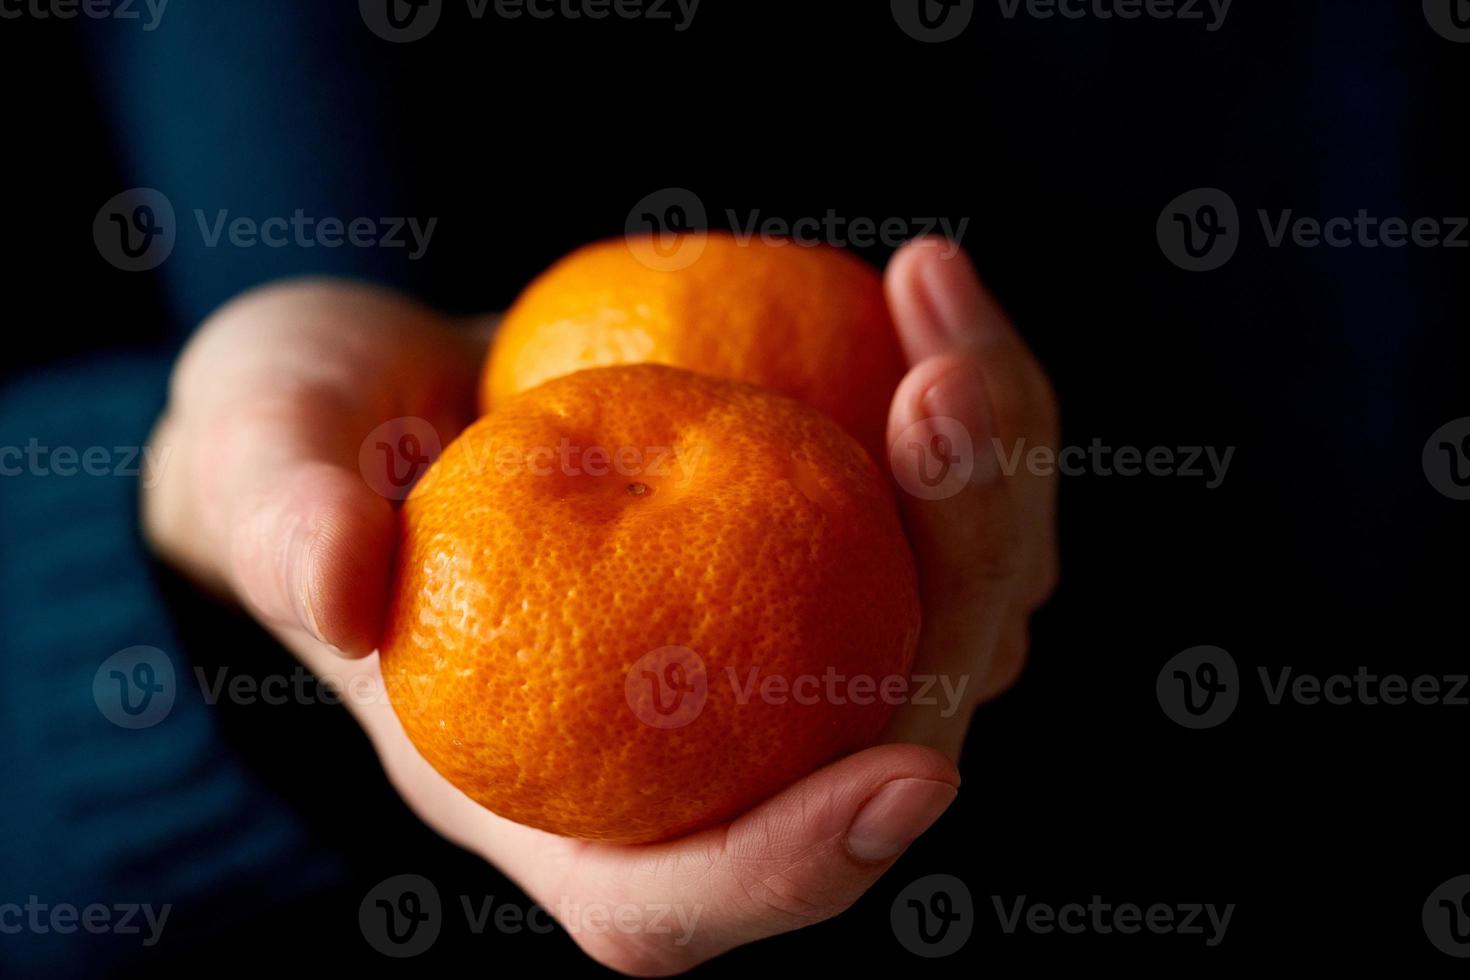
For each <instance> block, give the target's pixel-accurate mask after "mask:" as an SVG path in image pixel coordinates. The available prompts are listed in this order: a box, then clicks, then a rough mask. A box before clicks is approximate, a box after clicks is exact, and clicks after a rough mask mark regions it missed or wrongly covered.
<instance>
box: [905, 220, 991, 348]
mask: <svg viewBox="0 0 1470 980" xmlns="http://www.w3.org/2000/svg"><path fill="white" fill-rule="evenodd" d="M945 245H946V246H947V247H948V248H942V249H940V250H939V256H940V259H939V261H938V262H926V263H924V264H923V265H922V266H921V267H920V273H919V283H920V285H921V286H922V288H923V290H924V295H925V297H926V298H927V299H928V301H929V308H930V309H931V310H933V311H934V315H935V317H936V318H937V319H938V321H939V322H938V324H937V326H938V327H939V328H940V330H941V331H943V333H944V335H945V337H947V338H948V339H949V340H950V341H951V342H953V343H957V344H965V343H969V342H972V341H974V340H976V339H984V338H983V337H981V336H980V334H981V331H982V330H983V329H984V326H985V318H984V317H983V316H981V313H980V311H981V308H982V306H983V305H984V302H985V297H984V293H982V292H981V289H980V276H979V275H978V274H977V273H976V272H975V266H974V265H973V264H972V263H971V262H970V259H969V256H967V255H966V254H965V253H964V252H963V251H962V250H961V249H959V247H958V246H956V245H955V244H954V243H953V242H946V243H945Z"/></svg>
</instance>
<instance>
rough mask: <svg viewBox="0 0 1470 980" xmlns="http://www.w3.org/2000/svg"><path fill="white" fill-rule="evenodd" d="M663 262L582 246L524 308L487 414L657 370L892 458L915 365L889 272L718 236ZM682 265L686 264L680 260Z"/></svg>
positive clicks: (643, 249)
mask: <svg viewBox="0 0 1470 980" xmlns="http://www.w3.org/2000/svg"><path fill="white" fill-rule="evenodd" d="M700 241H701V240H699V239H693V240H688V239H686V243H685V245H684V246H683V248H684V249H687V250H689V251H690V252H691V253H692V254H696V255H697V258H695V259H694V260H693V262H691V263H689V264H688V265H682V262H683V261H687V259H680V260H679V262H670V263H667V264H666V263H662V262H660V261H659V256H660V254H661V253H660V252H659V251H657V247H656V245H657V243H656V241H655V240H654V239H652V238H651V237H649V236H644V237H638V236H633V237H630V238H626V239H621V238H620V239H613V240H609V241H605V242H599V243H597V244H594V245H588V246H586V247H584V248H581V249H578V250H577V251H575V252H573V253H571V254H570V255H568V256H566V257H565V258H563V259H562V260H561V261H559V262H557V263H556V264H555V265H553V266H552V267H551V268H550V269H549V270H547V271H546V272H544V273H542V274H541V276H540V277H538V278H537V279H536V280H535V281H534V282H532V283H531V285H530V286H529V287H527V288H526V290H525V291H524V292H523V293H522V294H521V295H520V297H519V298H517V299H516V301H515V303H514V304H513V305H512V306H511V308H510V309H509V310H508V311H507V312H506V314H505V317H504V319H503V320H502V321H501V323H500V327H499V329H498V330H497V331H496V334H495V340H494V343H493V345H492V348H491V352H490V357H489V360H488V361H487V363H486V368H485V372H484V375H483V378H482V382H481V387H480V405H481V408H482V409H483V410H485V411H489V410H490V409H492V408H494V407H495V406H496V405H498V404H499V403H500V402H501V401H502V400H504V399H505V398H507V397H509V396H510V395H512V394H515V393H516V392H519V391H524V390H526V389H527V388H533V387H535V386H536V385H538V384H540V383H541V382H543V381H546V380H549V379H551V378H555V377H558V376H560V375H563V374H569V373H571V372H572V371H577V370H580V369H582V368H589V367H600V366H602V365H607V364H631V363H639V362H645V361H646V362H653V363H656V364H670V365H673V366H675V367H683V368H688V369H690V370H691V371H701V372H703V373H705V374H713V375H718V376H720V377H725V378H735V379H737V380H740V381H748V382H751V383H752V384H758V385H763V386H765V387H767V388H771V389H773V390H775V391H778V392H780V393H781V394H783V395H789V396H790V397H792V398H795V399H797V400H799V401H803V402H806V403H807V404H808V405H812V406H815V407H816V408H819V409H821V410H822V411H824V412H826V413H827V414H828V415H830V416H832V417H833V418H834V419H836V420H837V421H838V422H840V423H841V424H842V425H843V426H844V427H845V428H846V429H847V430H848V431H849V432H851V433H852V434H853V435H855V436H857V438H858V440H859V441H860V442H861V443H862V444H863V445H864V446H865V447H866V448H867V449H868V451H869V452H870V453H872V454H873V458H874V459H878V460H882V459H886V458H887V456H886V445H885V443H884V427H885V424H886V420H887V417H888V403H889V400H890V399H891V397H892V395H893V390H894V388H895V387H897V385H898V382H899V380H900V379H901V378H902V376H903V372H904V361H903V355H902V353H901V351H900V350H899V346H898V340H897V337H896V335H895V333H894V329H893V322H892V320H891V319H890V318H889V315H888V307H887V304H886V303H885V302H884V298H883V286H882V281H881V279H880V278H879V276H878V273H877V272H876V271H875V270H874V269H873V268H872V267H871V266H869V265H868V264H867V263H865V262H863V261H862V260H861V259H859V258H858V257H856V256H854V255H851V254H849V253H847V252H844V251H842V250H840V249H836V248H831V247H829V246H825V245H818V246H813V245H804V244H798V243H795V242H788V243H784V244H769V243H767V242H765V241H763V240H761V239H759V238H755V237H752V238H750V239H749V240H748V241H744V242H742V241H740V240H738V239H736V238H735V237H734V236H733V235H730V234H728V233H723V232H709V233H707V237H705V238H703V239H702V246H701V244H700ZM679 254H682V253H679Z"/></svg>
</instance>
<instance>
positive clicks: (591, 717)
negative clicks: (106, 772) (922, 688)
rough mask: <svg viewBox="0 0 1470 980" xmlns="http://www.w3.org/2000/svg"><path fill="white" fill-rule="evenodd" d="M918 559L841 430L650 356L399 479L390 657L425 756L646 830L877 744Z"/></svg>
mask: <svg viewBox="0 0 1470 980" xmlns="http://www.w3.org/2000/svg"><path fill="white" fill-rule="evenodd" d="M918 626H919V601H918V587H917V581H916V575H915V569H914V561H913V556H912V554H911V552H910V550H909V546H908V542H907V540H906V539H905V537H904V534H903V530H902V528H901V526H900V523H899V518H898V513H897V510H896V507H895V504H894V500H893V496H892V494H891V492H890V490H889V489H888V487H887V485H886V483H885V481H884V479H883V477H882V475H881V474H880V472H879V470H878V469H877V467H876V465H875V464H874V463H873V461H872V459H871V458H870V457H869V456H868V455H867V454H866V453H865V452H864V451H863V450H862V448H861V447H860V446H859V445H858V443H857V442H856V441H855V440H854V439H853V438H852V437H850V436H849V435H848V434H847V433H845V432H844V431H842V429H841V428H840V427H839V426H838V425H837V424H836V423H835V422H833V421H832V420H831V419H829V418H828V417H826V416H825V415H823V414H821V413H819V412H817V411H815V410H813V409H812V408H810V407H808V406H806V405H803V404H801V403H799V402H797V401H795V400H792V399H789V398H785V397H783V396H780V395H777V394H775V393H773V392H770V391H767V390H765V389H761V388H757V387H755V386H753V385H747V384H743V383H740V382H736V381H731V380H728V379H721V378H714V377H710V376H707V375H701V374H697V373H694V372H690V371H685V370H681V369H678V368H671V367H666V366H660V365H653V364H642V365H622V366H612V367H604V368H595V369H589V370H585V371H578V372H575V373H572V374H568V375H564V376H562V377H560V378H557V379H554V380H552V381H549V382H547V383H546V384H543V385H541V386H539V387H537V388H534V389H531V390H530V391H527V392H525V393H523V394H520V395H518V396H515V397H512V398H508V399H506V400H505V401H503V402H501V403H499V404H498V406H497V408H496V409H495V411H493V412H491V413H490V414H488V415H486V416H484V417H482V418H481V419H480V420H479V421H478V422H476V423H475V424H473V425H472V426H470V428H468V429H467V430H466V431H465V432H464V433H463V434H462V435H461V436H460V437H459V438H458V439H456V440H454V441H453V442H452V443H450V445H449V446H448V447H446V448H445V450H444V453H443V455H442V456H441V457H440V458H439V459H438V460H437V461H435V462H434V463H433V464H432V465H431V466H430V467H429V469H428V470H427V472H426V473H425V475H424V477H423V478H422V480H421V481H420V482H419V483H418V485H417V486H415V487H414V488H413V491H412V492H411V493H410V494H409V496H408V498H407V500H406V501H405V502H404V506H403V510H402V537H401V541H400V549H399V556H398V561H397V571H396V580H395V584H394V588H393V592H392V596H391V600H390V609H389V615H388V623H387V628H386V635H385V638H384V641H383V643H382V645H381V648H380V652H381V657H382V671H383V676H384V680H385V683H386V685H387V687H388V690H389V692H390V696H391V699H392V703H393V706H394V709H395V710H396V712H397V714H398V717H399V718H400V719H401V721H402V723H403V727H404V729H405V730H406V732H407V733H408V736H409V738H410V739H411V740H412V741H413V743H414V744H415V745H416V746H417V748H418V750H419V752H420V753H421V754H422V755H423V756H424V758H426V759H427V760H428V761H429V762H430V763H431V764H432V765H433V766H434V767H435V768H436V769H437V770H438V771H439V772H440V773H442V774H443V775H444V776H445V777H446V778H447V779H448V780H449V781H450V782H452V783H453V784H454V785H455V786H457V787H458V788H459V789H461V790H462V791H463V792H465V793H466V794H467V795H469V796H470V797H471V798H473V799H475V800H476V801H478V802H479V803H481V804H483V805H484V806H486V807H488V808H490V809H491V810H493V811H495V812H496V813H499V814H501V815H502V816H505V817H508V818H509V819H511V820H515V821H517V822H519V823H523V824H528V825H530V826H533V827H539V828H541V829H543V830H547V831H551V832H554V833H557V834H563V835H570V836H575V837H582V838H590V839H596V840H603V841H614V842H622V843H634V842H647V841H654V840H660V839H665V838H668V837H673V836H677V835H681V834H684V833H688V832H691V831H694V830H697V829H700V828H703V827H707V826H711V825H714V824H717V823H720V822H723V821H725V820H727V819H729V818H731V817H733V816H734V815H736V814H738V813H740V812H743V811H744V810H746V809H748V808H749V807H750V806H752V805H753V804H755V803H757V802H759V801H760V800H762V799H764V798H766V797H768V796H770V795H772V794H773V793H775V792H777V791H778V790H780V789H782V788H783V787H785V786H787V785H789V784H790V783H792V782H794V781H795V780H797V779H799V778H800V777H801V776H803V775H805V774H807V773H809V772H810V771H812V770H813V769H815V768H816V767H818V766H820V765H822V764H824V763H825V762H827V761H829V760H832V759H834V758H836V757H838V756H841V755H844V754H846V753H848V752H851V751H855V750H857V749H859V748H862V747H865V746H867V745H869V744H871V743H872V742H873V741H874V740H875V739H876V738H877V737H878V735H879V733H880V731H881V730H882V729H883V727H884V725H885V723H886V721H887V719H888V717H889V714H890V713H891V710H892V705H891V703H890V702H891V700H892V698H886V697H884V696H883V695H882V694H881V691H882V690H883V684H884V683H886V679H888V678H894V677H898V678H902V679H904V680H906V679H907V677H908V670H909V667H910V664H911V661H912V657H913V653H914V648H915V644H916V641H917V636H918Z"/></svg>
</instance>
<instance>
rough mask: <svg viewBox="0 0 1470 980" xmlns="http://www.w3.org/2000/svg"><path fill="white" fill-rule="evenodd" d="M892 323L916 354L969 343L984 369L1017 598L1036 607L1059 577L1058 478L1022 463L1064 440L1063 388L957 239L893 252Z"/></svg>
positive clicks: (889, 281)
mask: <svg viewBox="0 0 1470 980" xmlns="http://www.w3.org/2000/svg"><path fill="white" fill-rule="evenodd" d="M884 287H885V290H886V292H887V295H888V300H889V303H890V305H891V307H892V309H893V313H894V322H895V326H896V328H897V330H898V334H899V339H900V342H901V343H902V346H903V348H904V350H905V351H906V352H907V354H908V355H909V357H910V359H911V360H913V361H914V362H916V363H917V362H918V361H920V360H923V359H924V358H928V357H932V356H937V355H940V354H946V353H957V352H960V351H968V352H970V353H971V354H973V355H974V356H975V358H976V363H978V365H979V366H980V369H981V371H982V373H983V374H984V379H985V384H986V386H987V392H988V395H989V399H990V406H991V409H992V412H993V419H994V425H993V429H994V432H993V438H994V439H995V440H997V443H996V444H995V447H994V448H995V449H996V450H997V453H998V454H999V455H1000V457H1001V461H1002V462H1003V463H1004V464H1005V465H1004V470H1005V473H1006V479H1007V482H1009V483H1011V484H1012V499H1013V501H1014V502H1015V514H1014V519H1015V521H1016V522H1017V524H1018V525H1019V528H1018V530H1019V537H1020V540H1021V543H1022V546H1021V555H1020V561H1021V565H1022V570H1021V579H1022V582H1021V586H1020V589H1019V601H1021V602H1023V603H1024V604H1025V605H1026V606H1027V607H1028V608H1031V609H1034V608H1035V607H1036V606H1038V605H1039V604H1040V603H1041V602H1042V601H1044V600H1045V598H1046V597H1047V596H1048V595H1050V593H1051V591H1052V589H1053V588H1054V586H1055V583H1056V578H1057V558H1056V476H1055V473H1033V472H1031V470H1030V468H1028V467H1026V466H1023V465H1020V464H1021V463H1022V462H1023V461H1024V458H1025V455H1026V454H1027V453H1030V452H1032V451H1033V450H1035V449H1037V448H1038V447H1045V448H1048V449H1050V450H1052V451H1053V452H1054V451H1055V450H1056V448H1057V444H1058V442H1059V439H1060V433H1059V422H1058V412H1057V404H1056V395H1055V392H1054V391H1053V390H1052V387H1051V383H1050V381H1049V380H1048V379H1047V377H1046V373H1045V371H1043V370H1042V368H1041V365H1040V364H1039V363H1038V362H1037V360H1036V358H1035V356H1034V355H1033V354H1032V353H1031V351H1030V349H1029V348H1028V347H1027V346H1026V344H1025V342H1024V341H1023V340H1022V339H1021V337H1020V335H1019V334H1018V333H1017V332H1016V330H1015V328H1014V327H1013V326H1012V324H1011V321H1010V319H1009V317H1007V316H1006V314H1005V311H1004V310H1003V309H1001V307H1000V305H999V303H997V302H996V300H995V298H994V297H993V296H992V295H991V294H990V293H989V292H988V291H987V290H986V289H985V288H984V286H983V285H982V284H981V282H980V279H979V276H978V275H977V274H976V272H975V268H974V266H973V265H972V264H971V263H970V260H969V258H968V256H966V254H965V253H964V251H963V250H962V249H960V248H959V247H958V246H957V245H955V244H954V243H952V242H950V241H948V240H946V239H943V238H938V237H927V238H922V239H918V240H916V241H914V242H911V243H909V244H908V245H906V246H905V247H904V248H902V249H900V250H899V252H898V253H897V254H896V255H895V256H894V258H893V260H892V261H891V262H890V263H889V267H888V270H887V272H886V273H885V277H884Z"/></svg>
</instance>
